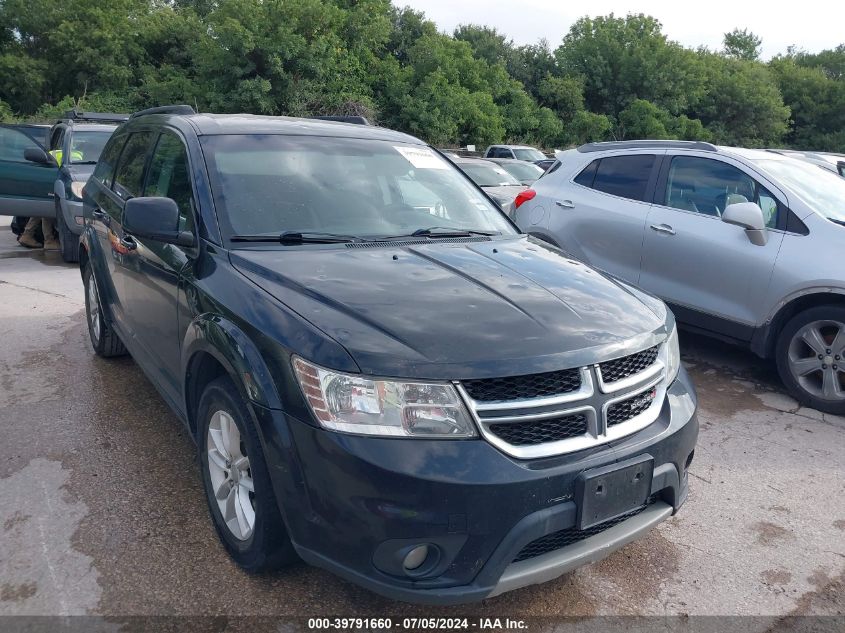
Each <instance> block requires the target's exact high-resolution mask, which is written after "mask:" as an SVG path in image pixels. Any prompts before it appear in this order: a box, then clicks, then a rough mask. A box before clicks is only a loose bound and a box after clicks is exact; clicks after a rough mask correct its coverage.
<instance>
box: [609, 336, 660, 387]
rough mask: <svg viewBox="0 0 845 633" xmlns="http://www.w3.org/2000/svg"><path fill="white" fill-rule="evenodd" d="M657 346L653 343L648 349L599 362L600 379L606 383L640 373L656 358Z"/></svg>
mask: <svg viewBox="0 0 845 633" xmlns="http://www.w3.org/2000/svg"><path fill="white" fill-rule="evenodd" d="M659 347H660V346H659V345H655V346H654V347H652V348H650V349H647V350H644V351H642V352H638V353H636V354H631V355H630V356H623V357H622V358H615V359H613V360H609V361H607V362H604V363H600V364H599V370H600V371H601V377H602V380H604V382H606V383H611V382H616V381H617V380H622V379H623V378H628V377H630V376H633V375H634V374H638V373H640V372H641V371H643V370H644V369H646V368H647V367H650V366H651V365H653V364H654V361H655V360H657V352H658V349H659Z"/></svg>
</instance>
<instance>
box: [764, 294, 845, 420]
mask: <svg viewBox="0 0 845 633" xmlns="http://www.w3.org/2000/svg"><path fill="white" fill-rule="evenodd" d="M776 360H777V366H778V373H779V374H780V377H781V380H783V383H784V384H785V385H786V387H787V389H789V392H790V393H791V394H792V395H793V396H794V397H795V399H796V400H798V401H799V402H801V403H802V404H805V405H807V406H809V407H812V408H814V409H818V410H819V411H824V412H825V413H832V414H834V415H845V307H842V306H819V307H816V308H810V309H809V310H805V311H804V312H801V313H799V314H797V315H796V316H794V317H793V318H792V319H790V321H789V322H788V323H787V324H786V326H784V328H783V330H781V333H780V336H779V337H778V342H777V348H776Z"/></svg>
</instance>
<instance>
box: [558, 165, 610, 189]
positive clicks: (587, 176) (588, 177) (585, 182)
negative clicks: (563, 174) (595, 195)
mask: <svg viewBox="0 0 845 633" xmlns="http://www.w3.org/2000/svg"><path fill="white" fill-rule="evenodd" d="M556 164H557V165H558V166H560V161H558V162H557V163H556ZM598 166H599V161H597V160H594V161H593V162H592V163H590V164H589V165H587V166H586V167H584V169H583V170H582V171H581V173H580V174H578V175H577V176H575V182H576V183H577V184H579V185H582V186H584V187H589V188H590V189H592V188H593V181H594V180H595V179H596V168H598ZM552 168H554V165H552ZM551 172H552V170H551V169H550V170H549V171H548V173H551Z"/></svg>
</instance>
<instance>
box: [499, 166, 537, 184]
mask: <svg viewBox="0 0 845 633" xmlns="http://www.w3.org/2000/svg"><path fill="white" fill-rule="evenodd" d="M500 165H501V167H502V169H504V170H505V171H507V172H508V173H509V174H510V175H511V176H513V177H514V178H516V179H517V180H519V181H527V180H530V181H532V182H533V181H535V180H537V179H538V178H539V177H540V176H542V175H543V170H542V169H540V168H539V167H537V165H534V164H533V163H500Z"/></svg>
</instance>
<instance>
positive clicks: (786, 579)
mask: <svg viewBox="0 0 845 633" xmlns="http://www.w3.org/2000/svg"><path fill="white" fill-rule="evenodd" d="M760 580H762V581H763V584H764V585H767V586H772V585H788V584H789V583H790V581H791V580H792V574H790V573H789V572H788V571H786V570H785V569H767V570H765V571H763V572H761V573H760Z"/></svg>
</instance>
